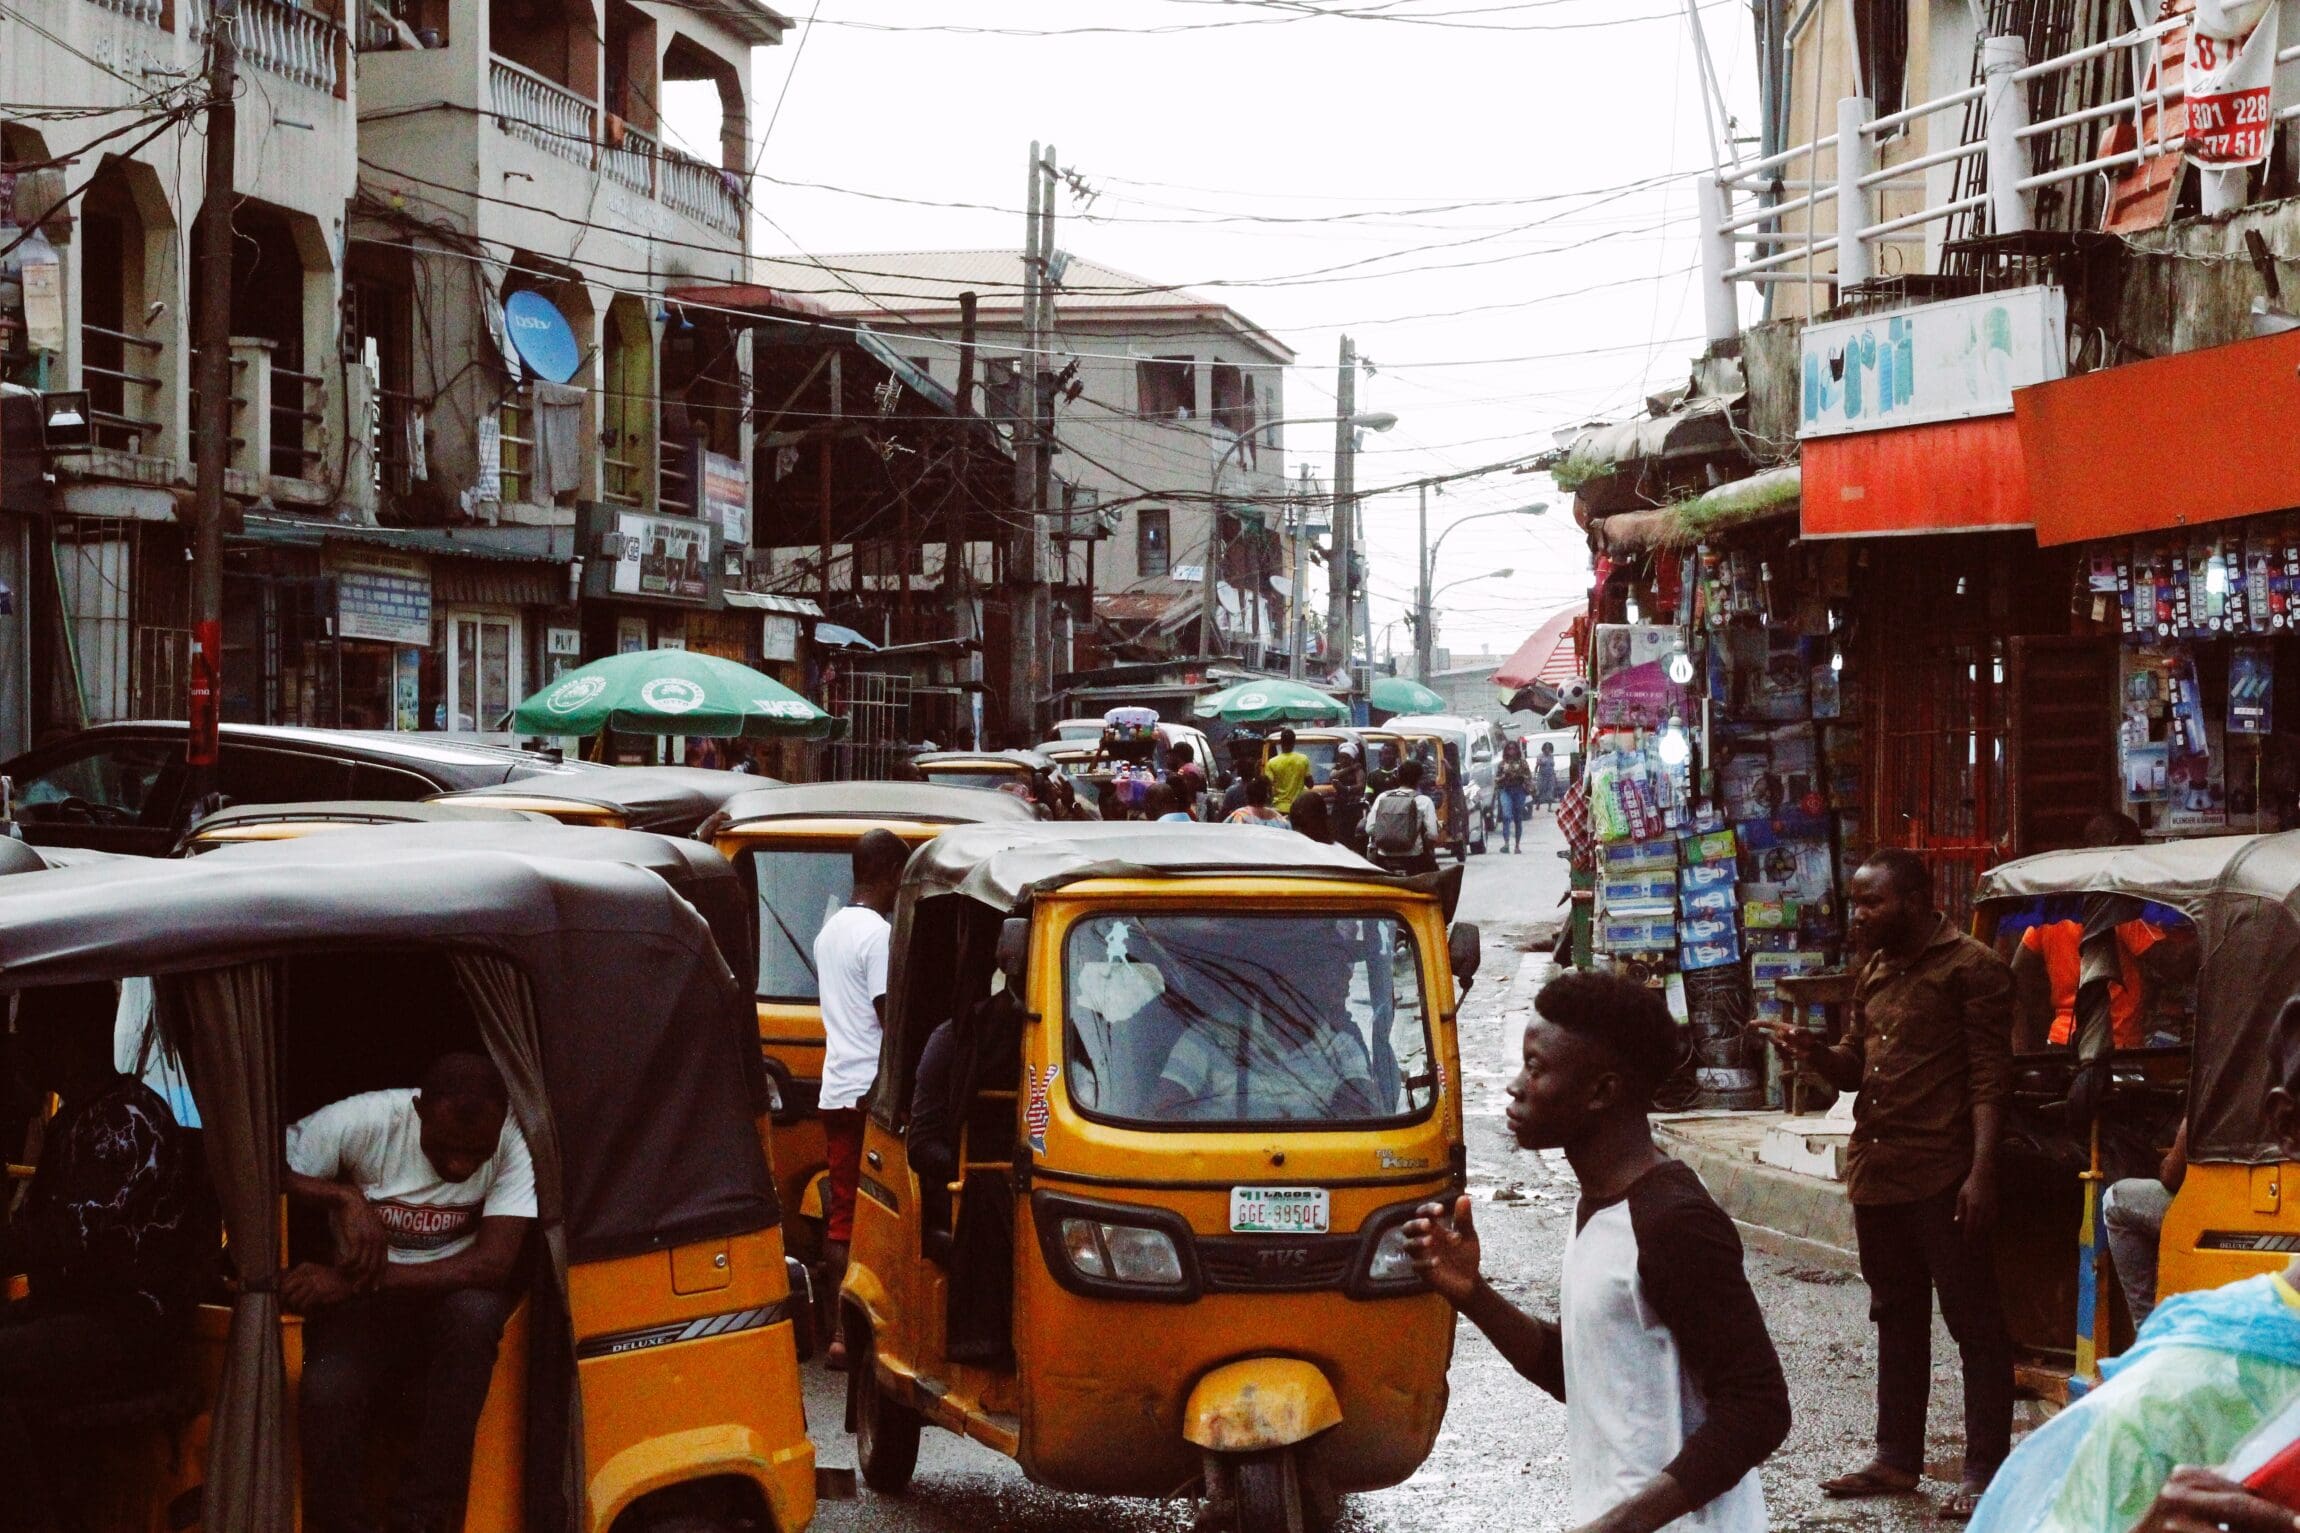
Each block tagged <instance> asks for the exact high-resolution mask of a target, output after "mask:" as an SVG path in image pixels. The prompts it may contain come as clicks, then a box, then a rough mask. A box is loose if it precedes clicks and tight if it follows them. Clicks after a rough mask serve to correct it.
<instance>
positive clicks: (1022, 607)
mask: <svg viewBox="0 0 2300 1533" xmlns="http://www.w3.org/2000/svg"><path fill="white" fill-rule="evenodd" d="M1039 167H1040V160H1039V147H1038V144H1037V143H1036V142H1035V141H1033V142H1032V144H1031V146H1030V197H1029V201H1028V203H1027V204H1026V206H1027V207H1028V209H1029V211H1028V213H1027V214H1026V217H1027V218H1028V220H1029V222H1028V223H1027V225H1026V226H1025V229H1024V241H1023V248H1022V336H1023V340H1022V347H1023V355H1022V373H1021V376H1020V377H1018V378H1017V379H1016V380H1015V392H1014V513H1015V516H1016V518H1017V520H1018V521H1019V522H1020V523H1021V525H1020V526H1019V527H1018V528H1017V529H1016V530H1015V532H1014V534H1013V536H1011V537H1010V538H1008V540H1007V548H1008V550H1009V552H1008V555H1007V570H1006V588H1007V611H1008V613H1009V614H1010V616H1009V620H1008V622H1007V667H1006V678H1007V680H1006V692H1007V695H1006V727H1007V732H1008V733H1009V734H1016V735H1019V734H1021V733H1022V732H1024V730H1026V729H1027V728H1028V725H1029V721H1030V719H1031V716H1032V715H1033V714H1034V713H1035V712H1036V711H1037V704H1038V691H1037V675H1036V671H1037V656H1036V654H1035V651H1036V649H1037V638H1038V624H1037V614H1036V606H1035V602H1034V601H1033V597H1034V596H1035V594H1036V592H1037V588H1038V582H1039V579H1040V574H1041V572H1040V570H1039V568H1038V505H1037V502H1038V462H1037V452H1038V443H1037V436H1038V422H1039V416H1038V381H1039V355H1038V353H1039V336H1038V319H1039V308H1038V284H1039V278H1040V272H1041V262H1042V260H1043V259H1044V253H1043V252H1042V251H1041V250H1040V248H1039V244H1038V241H1039V237H1040V233H1041V225H1040V221H1039V195H1040V190H1041V188H1042V186H1043V185H1044V177H1043V175H1042V173H1041V171H1040V168H1039Z"/></svg>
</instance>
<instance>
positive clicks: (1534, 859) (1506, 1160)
mask: <svg viewBox="0 0 2300 1533" xmlns="http://www.w3.org/2000/svg"><path fill="white" fill-rule="evenodd" d="M1498 844H1499V843H1498V840H1497V842H1496V846H1497V847H1498ZM1559 845H1560V843H1559V841H1558V840H1557V837H1556V835H1555V832H1554V831H1553V830H1551V829H1550V828H1549V825H1548V822H1547V821H1544V822H1543V823H1542V824H1541V825H1540V826H1539V827H1538V828H1537V832H1536V833H1535V834H1530V835H1528V837H1527V844H1526V850H1525V853H1524V854H1523V855H1522V856H1511V855H1503V854H1500V853H1498V852H1496V853H1494V854H1490V855H1487V856H1484V857H1474V858H1472V859H1471V861H1470V864H1469V876H1468V882H1467V884H1466V887H1465V891H1464V895H1463V900H1462V907H1461V910H1460V912H1459V916H1460V919H1463V920H1470V921H1476V922H1478V923H1480V925H1481V926H1482V928H1483V931H1484V936H1485V961H1484V966H1483V973H1482V974H1481V976H1480V979H1479V982H1478V984H1477V986H1476V988H1475V989H1474V990H1473V992H1472V993H1471V995H1470V997H1469V1000H1468V1002H1467V1004H1466V1005H1465V1007H1464V1008H1463V1012H1462V1017H1461V1048H1462V1073H1463V1076H1464V1082H1465V1086H1466V1089H1467V1092H1468V1096H1467V1100H1466V1108H1467V1114H1468V1118H1467V1121H1468V1126H1469V1167H1470V1185H1471V1192H1472V1194H1473V1196H1475V1197H1476V1198H1477V1200H1478V1209H1477V1222H1478V1229H1479V1233H1480V1235H1481V1237H1482V1238H1483V1241H1484V1246H1485V1261H1486V1271H1487V1274H1488V1276H1489V1277H1490V1278H1491V1279H1492V1280H1493V1281H1494V1283H1495V1286H1497V1287H1498V1288H1500V1289H1501V1290H1502V1291H1503V1292H1504V1293H1506V1294H1508V1295H1509V1296H1510V1297H1512V1298H1513V1299H1516V1300H1518V1301H1519V1302H1520V1303H1523V1304H1526V1305H1528V1306H1529V1307H1532V1308H1535V1309H1537V1310H1539V1311H1541V1312H1544V1313H1551V1314H1554V1313H1555V1309H1556V1303H1557V1275H1558V1267H1559V1261H1560V1258H1561V1257H1562V1255H1563V1252H1564V1245H1565V1237H1566V1235H1567V1233H1568V1231H1569V1230H1570V1229H1571V1227H1572V1226H1571V1221H1572V1217H1573V1205H1574V1196H1575V1189H1574V1182H1573V1176H1572V1172H1571V1170H1570V1169H1569V1168H1568V1167H1567V1166H1566V1164H1565V1162H1564V1160H1563V1158H1562V1157H1561V1156H1553V1155H1543V1156H1535V1155H1531V1154H1528V1153H1526V1152H1523V1151H1520V1150H1518V1149H1517V1148H1516V1147H1515V1146H1514V1145H1513V1144H1512V1143H1511V1142H1510V1141H1509V1138H1508V1135H1507V1132H1506V1130H1505V1129H1504V1127H1503V1124H1502V1117H1501V1114H1502V1108H1503V1106H1504V1098H1503V1090H1504V1088H1505V1087H1506V1086H1507V1085H1508V1082H1509V1077H1510V1075H1511V1073H1512V1072H1513V1071H1514V1069H1515V1063H1514V1061H1515V1057H1516V1051H1517V1046H1518V1036H1519V1034H1520V1032H1521V1031H1522V1029H1523V1027H1524V1022H1525V1016H1526V1012H1527V1007H1528V1005H1529V1004H1530V1001H1531V997H1532V994H1533V991H1534V990H1535V989H1538V988H1539V982H1540V979H1541V977H1542V974H1543V971H1544V968H1545V965H1546V956H1545V953H1530V952H1528V951H1527V949H1528V945H1529V942H1530V940H1531V938H1532V936H1533V934H1534V933H1535V931H1536V929H1537V928H1541V929H1544V930H1546V928H1548V926H1549V924H1550V923H1551V922H1553V921H1555V920H1556V919H1557V918H1558V916H1559V915H1560V914H1561V911H1560V908H1559V906H1558V904H1557V901H1558V896H1559V895H1560V893H1561V892H1562V891H1563V889H1564V887H1565V867H1564V863H1563V862H1562V861H1560V860H1559V859H1558V857H1557V856H1556V855H1555V853H1556V849H1557V847H1558V846H1559ZM1543 947H1544V948H1545V949H1546V941H1545V942H1544V943H1543ZM1748 1261H1749V1272H1750V1278H1751V1281H1752V1282H1753V1283H1754V1284H1755V1286H1756V1289H1757V1296H1758V1299H1759V1302H1760V1303H1762V1304H1763V1306H1764V1308H1765V1312H1766V1316H1767V1320H1768V1323H1769V1324H1770V1326H1771V1328H1772V1332H1773V1338H1774V1342H1775V1344H1776V1346H1778V1347H1779V1349H1780V1352H1781V1357H1782V1362H1783V1365H1784V1367H1785V1368H1786V1370H1787V1373H1788V1376H1789V1387H1790V1392H1791V1396H1792V1400H1793V1404H1794V1408H1795V1418H1796V1424H1795V1427H1794V1429H1793V1431H1792V1432H1791V1434H1790V1438H1789V1441H1788V1443H1787V1445H1786V1446H1785V1447H1784V1448H1783V1449H1782V1451H1781V1452H1780V1453H1778V1454H1776V1455H1775V1456H1774V1458H1773V1460H1772V1462H1771V1463H1769V1464H1768V1465H1767V1466H1766V1467H1765V1470H1764V1480H1765V1493H1766V1498H1767V1502H1768V1505H1769V1507H1770V1509H1771V1512H1772V1523H1773V1526H1774V1527H1775V1528H1778V1529H1793V1530H1799V1533H1822V1530H1830V1533H1835V1530H1845V1533H1902V1530H1914V1529H1917V1528H1929V1527H1936V1526H1941V1524H1938V1523H1936V1522H1935V1520H1934V1518H1933V1516H1932V1498H1937V1497H1938V1496H1939V1495H1940V1493H1941V1492H1942V1491H1943V1490H1944V1489H1945V1488H1946V1486H1945V1485H1943V1484H1942V1483H1940V1482H1939V1481H1938V1480H1932V1481H1928V1483H1927V1485H1926V1487H1925V1490H1926V1492H1927V1495H1926V1496H1925V1497H1922V1498H1917V1497H1901V1498H1895V1499H1890V1500H1881V1501H1868V1502H1853V1503H1838V1502H1829V1501H1826V1500H1824V1499H1823V1498H1822V1497H1821V1496H1820V1494H1819V1492H1818V1491H1817V1490H1815V1489H1814V1482H1815V1481H1816V1480H1818V1479H1820V1478H1823V1477H1825V1476H1826V1475H1829V1474H1833V1473H1837V1472H1840V1471H1841V1470H1844V1469H1848V1468H1851V1467H1853V1466H1855V1465H1857V1464H1860V1463H1862V1462H1865V1461H1866V1459H1867V1457H1868V1451H1867V1450H1868V1446H1869V1442H1870V1431H1871V1428H1872V1426H1873V1415H1872V1412H1873V1405H1872V1396H1871V1393H1870V1390H1871V1380H1872V1379H1873V1378H1874V1373H1875V1350H1874V1348H1875V1342H1874V1334H1873V1332H1872V1331H1871V1329H1870V1327H1869V1324H1868V1318H1867V1302H1868V1297H1867V1290H1866V1289H1865V1288H1864V1287H1863V1285H1862V1284H1861V1281H1860V1279H1859V1277H1858V1276H1857V1275H1856V1274H1854V1273H1853V1272H1851V1271H1850V1270H1848V1268H1846V1267H1845V1266H1844V1265H1842V1264H1836V1263H1831V1262H1829V1261H1827V1260H1826V1259H1825V1258H1816V1257H1815V1256H1814V1255H1813V1254H1812V1253H1811V1252H1810V1251H1809V1250H1792V1249H1787V1248H1785V1247H1784V1246H1782V1244H1781V1243H1779V1242H1773V1241H1768V1240H1766V1239H1765V1238H1763V1237H1761V1236H1760V1237H1756V1238H1754V1239H1752V1241H1751V1244H1750V1250H1749V1256H1748ZM1935 1333H1936V1334H1935V1339H1934V1389H1933V1402H1932V1420H1931V1443H1930V1457H1931V1459H1932V1461H1933V1463H1932V1470H1933V1473H1934V1474H1935V1475H1936V1476H1941V1475H1945V1476H1946V1477H1947V1479H1948V1481H1949V1483H1951V1484H1953V1483H1954V1480H1955V1477H1956V1473H1957V1466H1958V1443H1959V1441H1960V1438H1961V1433H1960V1430H1959V1425H1958V1413H1959V1411H1960V1410H1961V1400H1960V1391H1959V1389H1958V1386H1957V1376H1956V1368H1955V1351H1954V1348H1953V1347H1952V1345H1951V1343H1950V1342H1949V1339H1948V1335H1947V1332H1946V1331H1945V1330H1941V1329H1940V1328H1939V1327H1938V1326H1937V1325H1936V1327H1935ZM806 1373H807V1419H808V1422H809V1424H810V1427H811V1429H812V1432H813V1435H814V1439H815V1444H816V1448H817V1452H818V1454H819V1461H820V1463H822V1464H823V1465H825V1466H829V1467H851V1466H852V1465H853V1463H854V1441H853V1439H852V1438H850V1437H848V1436H847V1435H846V1434H845V1432H843V1431H842V1430H840V1421H841V1419H842V1402H843V1400H844V1398H845V1397H844V1389H845V1382H846V1381H845V1379H844V1378H843V1377H842V1376H840V1375H835V1374H829V1373H826V1372H824V1371H823V1370H822V1369H821V1368H820V1367H819V1366H816V1367H810V1368H808V1369H807V1370H806ZM1451 1386H1452V1400H1451V1403H1450V1405H1449V1407H1448V1410H1447V1415H1446V1422H1445V1426H1444V1429H1443V1430H1442V1431H1441V1432H1440V1434H1439V1437H1438V1441H1437V1446H1436V1449H1435V1451H1434V1452H1433V1453H1432V1455H1431V1457H1430V1459H1429V1461H1428V1462H1427V1463H1425V1464H1424V1465H1423V1466H1422V1468H1421V1470H1420V1472H1418V1473H1417V1474H1415V1475H1414V1477H1413V1478H1412V1479H1410V1480H1408V1481H1407V1482H1406V1483H1405V1484H1403V1485H1399V1486H1395V1487H1393V1488H1391V1489H1389V1490H1386V1491H1380V1492H1376V1493H1373V1494H1370V1495H1362V1496H1355V1497H1352V1498H1350V1500H1349V1502H1348V1510H1347V1512H1346V1513H1345V1515H1344V1518H1343V1521H1342V1524H1341V1526H1342V1528H1343V1529H1344V1530H1350V1533H1376V1530H1380V1533H1438V1530H1457V1529H1459V1530H1469V1529H1527V1530H1550V1529H1564V1528H1567V1527H1570V1526H1571V1523H1570V1521H1569V1520H1568V1518H1567V1517H1566V1513H1565V1507H1566V1463H1565V1445H1564V1432H1565V1408H1564V1407H1563V1406H1562V1405H1560V1404H1559V1403H1558V1402H1556V1401H1554V1400H1552V1399H1551V1398H1550V1397H1549V1396H1548V1395H1546V1394H1544V1393H1542V1392H1541V1391H1540V1390H1539V1389H1536V1388H1535V1387H1534V1386H1533V1385H1531V1384H1528V1383H1526V1382H1525V1381H1524V1380H1522V1379H1520V1378H1518V1377H1517V1375H1516V1374H1515V1373H1514V1372H1513V1371H1512V1370H1511V1369H1510V1367H1509V1365H1508V1364H1506V1363H1504V1362H1503V1361H1502V1360H1501V1358H1500V1356H1499V1355H1498V1354H1497V1353H1495V1352H1494V1350H1493V1349H1492V1348H1491V1347H1490V1346H1488V1345H1487V1344H1486V1342H1485V1340H1484V1338H1483V1337H1482V1336H1480V1335H1479V1334H1478V1332H1477V1331H1476V1329H1475V1328H1474V1327H1471V1326H1469V1325H1467V1324H1466V1323H1465V1324H1463V1325H1462V1327H1461V1330H1460V1334H1459V1338H1458V1342H1457V1346H1456V1349H1455V1353H1454V1362H1453V1368H1452V1372H1451ZM2027 1424H2028V1423H2027V1422H2026V1420H2025V1419H2024V1421H2023V1423H2022V1425H2023V1426H2024V1427H2025V1426H2026V1425H2027ZM1192 1510H1193V1509H1192V1507H1191V1506H1190V1504H1189V1503H1182V1502H1175V1503H1158V1502H1145V1501H1119V1500H1101V1499H1091V1498H1086V1497H1077V1496H1064V1495H1057V1494H1055V1493H1053V1492H1050V1491H1045V1490H1041V1489H1039V1488H1038V1487H1036V1486H1033V1485H1031V1484H1029V1483H1028V1482H1027V1481H1025V1480H1024V1479H1023V1478H1022V1476H1021V1473H1020V1471H1018V1470H1017V1469H1016V1468H1015V1466H1014V1465H1013V1464H1012V1463H1010V1462H1008V1461H1007V1460H1005V1459H1003V1458H1000V1457H999V1456H998V1455H996V1454H994V1453H991V1452H990V1451H989V1450H987V1449H985V1448H981V1447H979V1446H977V1445H975V1444H973V1443H969V1442H964V1441H962V1440H960V1439H958V1438H956V1437H953V1436H951V1435H950V1434H948V1433H945V1432H939V1431H935V1430H933V1429H929V1430H928V1432H927V1433H926V1436H925V1439H924V1441H923V1443H922V1444H921V1449H920V1455H919V1468H918V1476H917V1478H916V1480H915V1481H914V1482H913V1484H912V1487H911V1489H910V1490H909V1491H908V1492H907V1493H906V1494H904V1495H902V1496H900V1497H883V1496H877V1495H874V1494H873V1493H872V1492H871V1491H869V1490H868V1489H867V1488H864V1489H858V1490H857V1491H856V1493H855V1496H854V1499H851V1500H831V1499H825V1500H824V1501H823V1502H822V1503H821V1507H820V1509H819V1511H818V1513H817V1516H816V1520H815V1526H816V1527H817V1528H819V1529H823V1530H826V1533H847V1530H850V1529H853V1530H860V1529H869V1530H872V1533H880V1530H885V1533H992V1530H998V1533H1150V1530H1181V1529H1187V1528H1188V1527H1189V1526H1190V1523H1191V1517H1192Z"/></svg>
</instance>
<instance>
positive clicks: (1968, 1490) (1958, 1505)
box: [1933, 1485, 1989, 1522]
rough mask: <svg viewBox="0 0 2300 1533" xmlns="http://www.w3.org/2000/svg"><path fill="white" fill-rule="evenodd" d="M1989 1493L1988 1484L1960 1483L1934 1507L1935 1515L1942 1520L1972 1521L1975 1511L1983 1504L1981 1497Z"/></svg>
mask: <svg viewBox="0 0 2300 1533" xmlns="http://www.w3.org/2000/svg"><path fill="white" fill-rule="evenodd" d="M1988 1493H1989V1488H1988V1487H1987V1486H1986V1485H1959V1486H1958V1487H1957V1488H1956V1489H1955V1490H1952V1491H1950V1492H1949V1493H1948V1494H1947V1495H1946V1496H1944V1497H1942V1498H1941V1504H1940V1505H1939V1506H1937V1507H1935V1508H1933V1515H1934V1516H1935V1517H1937V1518H1939V1519H1940V1520H1941V1521H1942V1522H1970V1521H1972V1518H1973V1512H1974V1510H1975V1509H1976V1508H1978V1507H1979V1506H1980V1504H1981V1497H1983V1496H1985V1495H1987V1494H1988Z"/></svg>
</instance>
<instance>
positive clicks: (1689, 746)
mask: <svg viewBox="0 0 2300 1533" xmlns="http://www.w3.org/2000/svg"><path fill="white" fill-rule="evenodd" d="M1656 749H1657V750H1658V751H1659V753H1660V756H1661V760H1662V764H1663V765H1665V766H1673V767H1680V766H1683V765H1685V763H1686V762H1688V761H1690V760H1692V759H1693V741H1692V739H1691V738H1690V737H1689V736H1687V734H1686V733H1685V720H1684V719H1683V718H1681V717H1679V716H1678V715H1677V714H1674V713H1672V714H1671V715H1669V724H1668V727H1666V728H1665V729H1663V730H1662V731H1661V742H1660V744H1659V745H1658V746H1657V747H1656Z"/></svg>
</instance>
